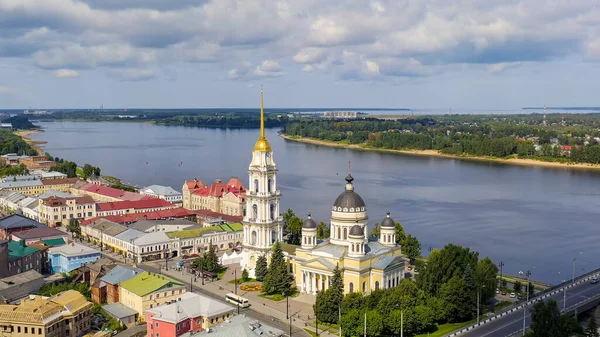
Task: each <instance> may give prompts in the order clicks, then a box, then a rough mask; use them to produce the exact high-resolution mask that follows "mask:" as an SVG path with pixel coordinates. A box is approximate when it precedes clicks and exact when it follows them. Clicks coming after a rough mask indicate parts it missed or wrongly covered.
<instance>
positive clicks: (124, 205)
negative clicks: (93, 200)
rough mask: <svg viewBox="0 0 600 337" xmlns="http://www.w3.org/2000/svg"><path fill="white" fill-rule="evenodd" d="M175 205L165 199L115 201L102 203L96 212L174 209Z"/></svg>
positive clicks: (98, 205)
mask: <svg viewBox="0 0 600 337" xmlns="http://www.w3.org/2000/svg"><path fill="white" fill-rule="evenodd" d="M173 206H174V205H173V204H172V203H170V202H168V201H166V200H163V199H158V198H154V199H146V200H135V201H130V200H125V201H113V202H102V203H99V204H97V205H96V211H98V212H104V211H116V210H119V209H130V208H133V209H145V208H161V207H164V208H166V207H173Z"/></svg>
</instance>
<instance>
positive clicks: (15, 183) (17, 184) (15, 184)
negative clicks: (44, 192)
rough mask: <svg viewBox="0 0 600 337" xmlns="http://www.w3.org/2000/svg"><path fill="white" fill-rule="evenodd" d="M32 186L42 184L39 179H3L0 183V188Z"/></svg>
mask: <svg viewBox="0 0 600 337" xmlns="http://www.w3.org/2000/svg"><path fill="white" fill-rule="evenodd" d="M32 186H43V184H42V181H41V180H21V181H5V182H2V183H0V188H19V187H32Z"/></svg>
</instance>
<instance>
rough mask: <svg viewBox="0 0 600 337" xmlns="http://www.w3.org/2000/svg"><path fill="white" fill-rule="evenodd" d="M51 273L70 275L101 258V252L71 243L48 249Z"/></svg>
mask: <svg viewBox="0 0 600 337" xmlns="http://www.w3.org/2000/svg"><path fill="white" fill-rule="evenodd" d="M48 255H49V258H50V268H51V270H50V272H51V273H69V272H70V271H71V270H75V269H77V268H79V267H81V266H83V265H86V264H88V263H92V262H94V261H96V260H98V259H99V258H100V257H101V253H100V251H99V250H96V249H94V248H90V247H88V246H84V245H82V244H79V243H75V242H71V243H69V244H66V245H62V246H58V247H52V248H50V249H48Z"/></svg>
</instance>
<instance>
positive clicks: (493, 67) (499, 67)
mask: <svg viewBox="0 0 600 337" xmlns="http://www.w3.org/2000/svg"><path fill="white" fill-rule="evenodd" d="M520 65H521V62H512V63H496V64H490V65H489V66H488V71H489V72H491V73H501V72H503V71H505V70H506V69H510V68H516V67H519V66H520Z"/></svg>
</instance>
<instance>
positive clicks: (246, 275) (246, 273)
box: [242, 268, 250, 282]
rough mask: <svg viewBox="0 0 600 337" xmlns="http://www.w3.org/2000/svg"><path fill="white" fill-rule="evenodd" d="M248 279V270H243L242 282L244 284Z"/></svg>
mask: <svg viewBox="0 0 600 337" xmlns="http://www.w3.org/2000/svg"><path fill="white" fill-rule="evenodd" d="M249 279H250V277H249V276H248V269H246V268H244V269H243V270H242V282H246V281H248V280H249Z"/></svg>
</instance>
